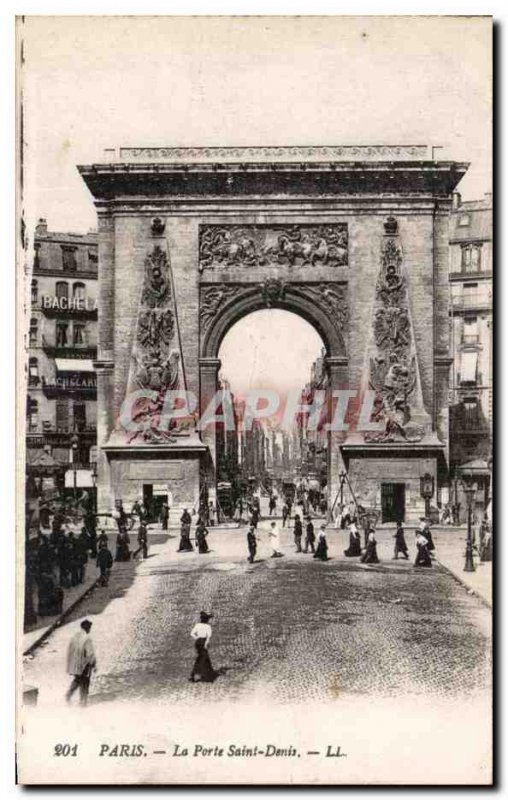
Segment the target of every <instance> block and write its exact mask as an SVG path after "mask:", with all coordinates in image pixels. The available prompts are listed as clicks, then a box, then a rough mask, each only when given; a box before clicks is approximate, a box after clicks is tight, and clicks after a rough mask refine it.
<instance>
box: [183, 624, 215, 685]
mask: <svg viewBox="0 0 508 800" xmlns="http://www.w3.org/2000/svg"><path fill="white" fill-rule="evenodd" d="M211 618H212V615H211V614H207V613H206V611H202V612H201V613H200V615H199V622H197V623H196V625H194V627H193V629H192V630H191V634H190V635H191V637H192V638H193V639H194V646H195V648H196V653H197V655H196V660H195V662H194V666H193V667H192V672H191V674H190V678H189V680H190V681H191V683H196V682H197V681H200V682H201V683H213V681H214V680H215V679H216V677H217V673H216V672H215V670H214V668H213V667H212V662H211V661H210V654H209V652H208V645H209V643H210V639H211V637H212V626H211V625H210V624H209V623H210V619H211Z"/></svg>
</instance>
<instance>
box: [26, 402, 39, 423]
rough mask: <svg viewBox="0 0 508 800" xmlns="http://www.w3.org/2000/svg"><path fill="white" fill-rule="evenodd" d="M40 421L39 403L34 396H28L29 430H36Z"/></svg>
mask: <svg viewBox="0 0 508 800" xmlns="http://www.w3.org/2000/svg"><path fill="white" fill-rule="evenodd" d="M38 421H39V403H38V402H37V400H34V399H33V398H32V397H28V398H27V422H28V430H29V431H36V430H37V424H38Z"/></svg>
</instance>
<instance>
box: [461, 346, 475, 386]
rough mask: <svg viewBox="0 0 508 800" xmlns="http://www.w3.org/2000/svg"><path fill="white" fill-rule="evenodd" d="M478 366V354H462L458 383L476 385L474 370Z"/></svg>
mask: <svg viewBox="0 0 508 800" xmlns="http://www.w3.org/2000/svg"><path fill="white" fill-rule="evenodd" d="M477 366H478V353H476V352H471V353H467V352H466V353H462V355H461V359H460V382H461V383H476V369H477Z"/></svg>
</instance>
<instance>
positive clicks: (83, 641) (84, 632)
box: [65, 619, 97, 706]
mask: <svg viewBox="0 0 508 800" xmlns="http://www.w3.org/2000/svg"><path fill="white" fill-rule="evenodd" d="M91 629H92V623H91V622H90V620H88V619H85V620H83V622H82V623H81V628H80V630H79V631H77V632H76V633H75V634H74V636H73V637H72V639H71V640H70V642H69V647H68V649H67V672H68V673H69V675H72V676H73V679H72V683H71V685H70V687H69V690H68V691H67V694H66V695H65V699H66V700H67V702H68V703H69V702H70V700H71V697H72V695H73V694H74V692H75V691H76V689H78V688H79V695H80V703H81V705H83V706H86V704H87V702H88V693H89V691H90V679H91V677H92V672H93V671H94V670H96V669H97V659H96V657H95V648H94V644H93V641H92V637H91V636H90V631H91Z"/></svg>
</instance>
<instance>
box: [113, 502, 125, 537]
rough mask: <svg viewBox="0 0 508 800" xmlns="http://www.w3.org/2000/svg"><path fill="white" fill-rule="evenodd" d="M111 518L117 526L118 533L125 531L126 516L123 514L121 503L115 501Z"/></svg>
mask: <svg viewBox="0 0 508 800" xmlns="http://www.w3.org/2000/svg"><path fill="white" fill-rule="evenodd" d="M112 517H113V519H114V520H115V522H116V524H117V526H118V531H119V532H121V531H124V530H126V529H127V514H126V513H125V510H124V507H123V502H122V501H121V500H116V501H115V507H114V509H113V512H112Z"/></svg>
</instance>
